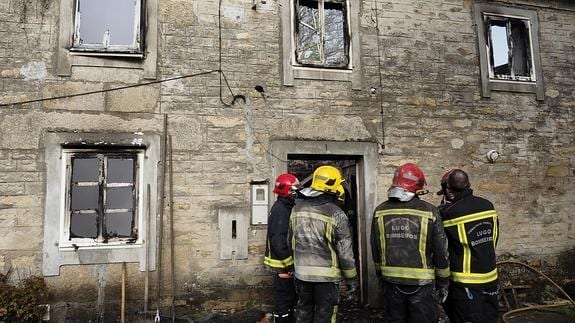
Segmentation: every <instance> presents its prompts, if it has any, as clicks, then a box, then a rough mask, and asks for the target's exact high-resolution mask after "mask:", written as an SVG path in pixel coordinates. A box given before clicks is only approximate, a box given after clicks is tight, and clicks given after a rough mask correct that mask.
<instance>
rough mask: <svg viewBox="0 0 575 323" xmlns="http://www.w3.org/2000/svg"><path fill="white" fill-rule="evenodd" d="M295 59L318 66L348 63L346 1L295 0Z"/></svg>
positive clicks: (334, 65) (345, 64) (303, 63)
mask: <svg viewBox="0 0 575 323" xmlns="http://www.w3.org/2000/svg"><path fill="white" fill-rule="evenodd" d="M295 5H296V8H295V12H296V16H295V23H296V32H295V37H294V38H295V42H296V58H295V60H296V62H297V63H298V64H301V65H310V66H318V67H327V68H331V67H335V68H348V67H349V38H350V35H349V21H348V17H347V5H346V1H344V0H341V1H328V0H319V1H309V0H298V1H297V2H296V4H295Z"/></svg>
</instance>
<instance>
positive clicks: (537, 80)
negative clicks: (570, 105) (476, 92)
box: [474, 3, 545, 100]
mask: <svg viewBox="0 0 575 323" xmlns="http://www.w3.org/2000/svg"><path fill="white" fill-rule="evenodd" d="M474 11H475V12H474V19H475V23H476V28H477V37H478V47H479V61H480V69H481V90H482V96H483V97H487V98H489V97H491V92H492V91H504V92H520V93H535V94H536V99H537V100H544V98H545V93H544V85H543V74H542V70H541V57H540V52H539V36H538V31H539V22H538V17H537V12H536V11H534V10H527V9H523V8H515V7H507V6H498V5H493V4H484V3H479V4H475V6H474ZM492 21H499V22H503V23H504V24H505V26H506V31H507V40H508V48H509V52H510V53H509V62H510V63H511V66H510V68H514V67H513V55H517V54H514V53H513V51H514V50H516V48H513V42H512V41H510V40H509V38H510V37H513V35H512V33H510V30H509V29H508V25H509V24H511V23H512V22H513V23H518V22H519V21H520V22H521V23H523V24H524V26H525V28H524V31H525V32H526V33H528V35H527V36H526V37H528V38H529V39H527V40H525V41H526V43H525V49H524V50H525V51H528V53H527V52H524V55H523V56H527V64H528V68H529V76H517V75H514V72H512V71H510V72H509V74H508V75H505V74H497V73H496V72H495V71H494V66H493V65H494V61H493V60H494V58H493V52H492V50H493V46H492V39H491V27H492V26H493V24H492Z"/></svg>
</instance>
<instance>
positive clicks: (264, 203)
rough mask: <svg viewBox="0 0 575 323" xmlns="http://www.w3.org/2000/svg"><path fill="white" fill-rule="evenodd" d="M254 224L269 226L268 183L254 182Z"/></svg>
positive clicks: (252, 187) (252, 193)
mask: <svg viewBox="0 0 575 323" xmlns="http://www.w3.org/2000/svg"><path fill="white" fill-rule="evenodd" d="M250 186H251V191H252V192H251V195H252V198H251V200H252V224H268V212H269V205H270V201H269V196H270V194H269V190H270V188H269V183H268V181H267V180H266V181H259V182H256V181H252V182H251V183H250Z"/></svg>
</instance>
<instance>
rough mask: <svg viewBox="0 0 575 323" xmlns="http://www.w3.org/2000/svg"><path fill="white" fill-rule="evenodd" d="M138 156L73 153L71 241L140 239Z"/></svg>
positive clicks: (70, 207) (99, 152)
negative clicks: (138, 236) (137, 222)
mask: <svg viewBox="0 0 575 323" xmlns="http://www.w3.org/2000/svg"><path fill="white" fill-rule="evenodd" d="M137 160H138V158H137V153H136V152H116V151H114V152H113V153H108V152H102V151H94V152H79V153H73V154H72V156H71V160H70V166H69V167H71V169H70V172H71V175H70V177H69V181H68V192H69V203H68V205H69V207H68V216H69V230H70V235H69V239H70V240H71V239H73V238H90V239H94V240H95V241H97V242H102V243H106V242H109V240H110V239H120V240H122V239H128V240H135V239H137V228H136V210H137V198H136V197H137V185H136V184H137V168H138V163H137Z"/></svg>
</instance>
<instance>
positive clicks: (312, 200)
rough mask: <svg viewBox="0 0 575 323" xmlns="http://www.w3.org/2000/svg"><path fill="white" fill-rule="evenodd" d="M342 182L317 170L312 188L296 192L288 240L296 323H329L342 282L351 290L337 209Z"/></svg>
mask: <svg viewBox="0 0 575 323" xmlns="http://www.w3.org/2000/svg"><path fill="white" fill-rule="evenodd" d="M343 182H344V179H343V177H342V175H341V172H340V171H339V170H338V169H337V168H335V167H333V166H327V165H325V166H320V167H318V168H317V169H316V170H315V171H314V173H313V175H312V183H311V186H310V187H308V188H304V189H302V190H301V191H300V193H301V194H302V195H304V198H302V199H298V200H297V201H296V205H295V207H294V208H293V210H292V215H291V218H290V229H289V234H288V236H289V239H290V241H291V245H290V246H291V248H292V250H293V257H294V273H295V286H296V292H297V296H298V301H297V305H296V311H295V317H296V322H298V323H302V322H310V323H311V322H314V323H322V322H335V321H336V320H337V311H338V304H339V286H340V281H341V280H342V278H344V279H347V280H348V291H349V293H351V294H354V293H355V291H356V290H357V280H356V279H355V278H356V276H357V271H356V268H355V259H354V256H353V246H352V245H353V244H352V237H351V232H350V229H349V223H348V220H347V216H346V215H345V213H344V212H343V210H342V209H340V208H339V207H338V206H337V202H338V199H342V198H343V194H344V189H343V186H342V183H343Z"/></svg>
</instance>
